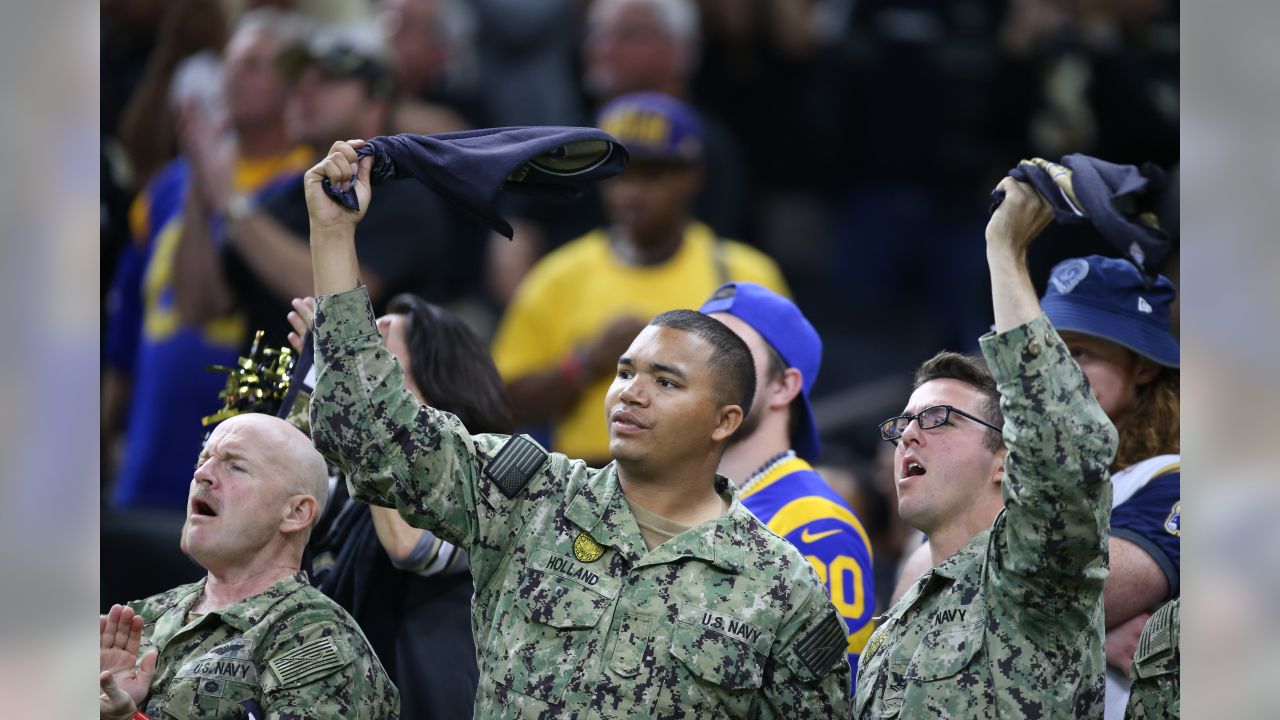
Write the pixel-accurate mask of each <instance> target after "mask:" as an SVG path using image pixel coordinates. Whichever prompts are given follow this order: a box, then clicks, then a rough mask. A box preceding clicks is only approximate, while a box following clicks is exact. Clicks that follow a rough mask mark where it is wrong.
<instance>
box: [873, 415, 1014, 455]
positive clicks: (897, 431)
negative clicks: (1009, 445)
mask: <svg viewBox="0 0 1280 720" xmlns="http://www.w3.org/2000/svg"><path fill="white" fill-rule="evenodd" d="M951 413H955V414H957V415H960V416H961V417H967V418H969V419H970V420H972V421H974V422H976V423H980V424H982V425H986V426H987V427H989V428H991V429H992V430H995V431H996V432H1001V430H1000V428H998V427H996V426H995V425H992V424H991V423H989V422H987V421H986V420H983V419H982V418H980V417H974V416H973V415H970V414H969V413H967V412H965V411H963V410H961V409H960V408H958V407H952V406H951V405H934V406H933V407H927V408H925V409H923V410H921V411H920V412H918V413H916V414H915V415H899V416H897V417H891V418H889V419H888V420H885V421H884V422H882V423H880V438H881V439H883V440H887V441H889V442H891V443H893V444H894V445H897V444H898V438H900V437H902V433H904V432H906V430H907V426H908V425H910V424H911V421H912V420H915V421H917V422H919V423H920V429H921V430H929V429H932V428H936V427H938V426H939V425H946V424H947V422H948V421H949V420H951Z"/></svg>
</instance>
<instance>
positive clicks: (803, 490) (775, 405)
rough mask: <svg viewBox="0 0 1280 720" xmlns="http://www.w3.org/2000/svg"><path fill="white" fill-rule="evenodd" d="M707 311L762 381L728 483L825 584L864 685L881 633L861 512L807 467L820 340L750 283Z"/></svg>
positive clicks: (731, 457) (725, 291) (787, 307)
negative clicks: (871, 644)
mask: <svg viewBox="0 0 1280 720" xmlns="http://www.w3.org/2000/svg"><path fill="white" fill-rule="evenodd" d="M700 310H701V312H703V313H706V314H708V315H710V316H711V317H713V318H716V319H717V320H719V321H720V322H722V323H724V324H725V325H727V326H728V327H729V329H731V330H733V331H734V332H735V333H736V334H737V335H738V337H740V338H742V340H743V342H745V343H746V344H747V347H749V348H751V355H752V357H753V358H754V359H755V364H756V377H757V378H759V379H760V380H759V382H757V383H756V395H755V400H754V401H752V404H751V411H750V412H749V413H748V414H747V417H746V418H745V419H744V420H743V422H742V426H741V427H740V428H739V429H738V431H737V432H736V433H735V434H734V435H733V437H732V438H731V439H730V446H729V448H728V449H727V450H726V451H725V453H724V457H723V458H722V459H721V461H720V474H722V475H724V476H726V477H728V478H730V479H732V480H734V481H735V482H736V483H737V484H738V487H739V491H740V492H741V497H742V504H743V505H745V506H746V507H747V509H748V510H750V511H751V512H752V514H754V515H755V516H756V517H757V518H759V519H760V521H761V522H763V523H764V524H765V525H767V526H768V527H769V529H770V530H773V531H774V532H776V533H777V534H779V535H781V536H782V537H784V538H786V539H787V540H789V541H790V542H791V544H793V545H795V546H796V547H797V548H798V549H799V550H800V552H801V553H802V554H803V555H804V556H805V557H806V558H807V559H808V560H809V562H810V564H812V565H813V568H814V570H815V571H817V573H818V577H819V578H821V579H822V581H823V582H824V583H825V584H826V586H827V594H828V595H829V596H830V597H831V602H832V604H834V605H835V607H836V610H838V611H839V612H840V615H841V616H842V617H843V618H844V622H845V625H846V628H847V631H848V634H849V648H848V649H849V666H850V668H851V669H852V670H853V674H854V676H856V675H857V671H858V655H859V653H861V652H862V648H863V646H865V645H866V644H867V638H869V637H870V636H871V632H872V631H873V630H874V629H875V628H874V626H873V625H872V624H871V616H872V615H873V614H874V611H875V592H874V587H873V585H872V581H873V578H872V571H871V543H870V541H869V540H868V539H867V533H866V531H865V530H863V528H862V523H861V522H860V521H859V520H858V517H857V515H855V514H854V512H853V509H852V508H850V507H849V505H848V504H847V503H846V502H845V501H844V499H843V498H841V497H840V496H839V494H837V493H836V492H835V491H834V490H832V489H831V487H830V486H829V485H827V483H826V482H825V481H824V480H823V479H822V477H821V476H819V475H818V473H817V472H815V471H814V469H813V467H812V466H811V465H810V464H809V463H810V462H813V461H816V460H817V457H818V448H819V445H818V429H817V427H816V426H815V425H814V422H813V410H812V408H811V407H810V406H809V391H810V390H811V389H812V388H813V383H814V381H815V380H817V379H818V368H819V366H820V365H821V363H822V340H821V338H819V337H818V333H817V331H816V330H814V329H813V325H811V324H809V321H808V319H806V318H805V316H804V315H803V314H802V313H801V312H800V308H798V307H796V305H795V303H793V302H791V301H790V300H788V299H787V298H785V297H783V296H781V295H779V294H777V293H775V292H773V291H772V290H769V289H768V288H765V287H762V286H760V285H757V284H755V283H751V282H736V283H726V284H724V285H722V286H721V287H720V288H719V289H718V290H716V291H715V293H713V294H712V295H711V297H710V298H709V299H708V300H707V301H706V302H705V303H704V304H703V305H702V308H701V309H700Z"/></svg>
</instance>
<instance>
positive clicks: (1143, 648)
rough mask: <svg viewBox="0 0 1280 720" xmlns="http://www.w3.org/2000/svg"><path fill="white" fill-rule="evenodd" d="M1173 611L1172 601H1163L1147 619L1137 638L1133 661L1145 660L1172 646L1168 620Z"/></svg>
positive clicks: (1171, 616)
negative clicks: (1145, 625)
mask: <svg viewBox="0 0 1280 720" xmlns="http://www.w3.org/2000/svg"><path fill="white" fill-rule="evenodd" d="M1175 612H1177V610H1176V607H1175V606H1174V604H1173V603H1171V602H1170V603H1165V604H1164V605H1163V606H1162V607H1161V608H1160V609H1159V610H1157V611H1156V613H1155V615H1152V616H1151V619H1150V620H1148V621H1147V627H1146V628H1144V629H1143V631H1142V635H1141V636H1140V637H1139V638H1138V649H1137V651H1136V652H1135V653H1134V654H1133V661H1134V662H1135V663H1143V662H1146V661H1148V660H1150V659H1152V658H1153V657H1155V656H1157V655H1160V654H1161V653H1163V652H1165V651H1167V650H1170V649H1172V648H1173V637H1172V633H1171V628H1170V621H1171V620H1172V619H1173V614H1174V613H1175Z"/></svg>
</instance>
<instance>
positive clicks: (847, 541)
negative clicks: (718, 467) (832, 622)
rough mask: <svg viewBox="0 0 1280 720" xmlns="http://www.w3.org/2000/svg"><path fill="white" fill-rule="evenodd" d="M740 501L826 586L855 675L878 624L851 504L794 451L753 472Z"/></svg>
mask: <svg viewBox="0 0 1280 720" xmlns="http://www.w3.org/2000/svg"><path fill="white" fill-rule="evenodd" d="M741 498H742V504H743V505H745V506H746V507H747V509H748V510H750V511H751V512H752V514H754V515H755V516H756V517H757V518H759V519H760V522H762V523H764V524H765V525H766V526H768V528H769V529H770V530H772V531H774V532H775V533H777V534H779V535H781V536H782V537H784V538H786V539H787V540H788V541H790V542H791V544H792V545H795V546H796V548H798V549H799V550H800V553H801V554H802V555H804V556H805V558H806V559H807V560H808V561H809V563H810V564H811V565H813V569H814V570H816V571H817V573H818V577H819V578H820V579H821V580H822V582H823V583H824V584H825V585H826V587H827V594H828V595H829V596H830V598H831V603H832V604H833V605H835V607H836V610H837V611H839V613H840V615H841V616H843V617H844V623H845V626H846V627H847V628H848V632H849V667H850V669H851V670H852V671H853V675H852V676H851V677H853V678H856V677H857V676H858V656H859V655H860V654H861V653H862V648H863V647H864V646H865V645H866V644H867V639H868V638H870V637H871V633H872V631H873V630H875V627H874V626H873V624H872V623H871V617H872V615H874V614H875V605H876V600H875V597H876V596H875V592H874V588H873V586H872V571H871V542H870V541H869V540H868V539H867V533H866V531H865V530H863V528H862V523H861V522H859V521H858V517H857V516H856V515H854V514H853V510H852V509H850V507H849V505H848V503H846V502H845V501H844V499H843V498H841V497H840V496H839V495H837V494H836V492H835V491H834V490H832V489H831V487H830V486H829V485H827V483H826V481H825V480H823V479H822V476H820V475H818V473H817V472H815V471H814V469H813V467H811V466H810V465H809V463H807V462H805V461H804V460H803V459H801V458H799V457H796V456H795V454H794V453H788V454H787V455H786V456H784V457H783V458H782V459H781V460H779V461H776V462H774V463H772V464H771V465H770V466H768V467H767V468H766V469H765V470H764V472H763V474H760V475H758V476H754V477H753V479H752V480H751V481H749V482H747V483H746V484H745V485H744V486H743V489H742V492H741Z"/></svg>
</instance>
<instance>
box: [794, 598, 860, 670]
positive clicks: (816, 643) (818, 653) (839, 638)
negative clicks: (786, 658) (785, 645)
mask: <svg viewBox="0 0 1280 720" xmlns="http://www.w3.org/2000/svg"><path fill="white" fill-rule="evenodd" d="M848 644H849V638H848V635H847V634H846V633H845V628H844V623H843V622H841V621H840V618H839V617H837V616H836V615H835V614H834V613H829V614H828V615H827V618H826V619H825V620H823V621H822V622H820V623H818V624H817V625H815V626H813V628H812V629H810V630H809V632H807V633H805V634H804V635H801V636H800V638H799V639H798V640H796V641H795V643H793V644H792V645H791V652H793V653H795V656H796V657H797V658H798V659H799V660H800V662H801V663H803V664H804V666H805V669H807V670H808V671H809V673H810V674H812V675H814V676H816V677H819V678H821V677H826V675H827V673H828V672H830V671H831V669H832V668H833V667H834V666H835V662H836V659H837V658H843V657H844V656H845V651H846V649H847V647H848Z"/></svg>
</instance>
